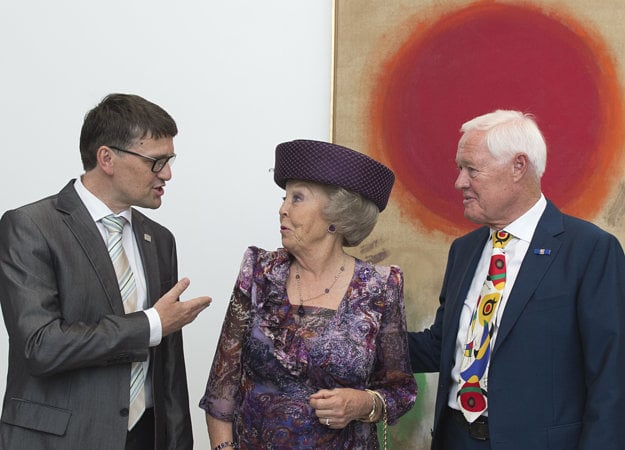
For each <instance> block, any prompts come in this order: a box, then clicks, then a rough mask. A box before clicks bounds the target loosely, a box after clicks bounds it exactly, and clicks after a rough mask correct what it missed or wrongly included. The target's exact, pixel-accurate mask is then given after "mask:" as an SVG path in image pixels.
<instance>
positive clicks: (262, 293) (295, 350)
mask: <svg viewBox="0 0 625 450" xmlns="http://www.w3.org/2000/svg"><path fill="white" fill-rule="evenodd" d="M292 260H293V257H292V256H291V255H290V254H289V253H288V252H287V251H286V250H284V249H279V250H277V251H274V252H268V251H265V250H262V249H258V248H256V247H250V248H248V249H247V251H246V252H245V256H244V258H243V263H242V265H241V271H240V272H239V276H238V278H237V281H236V284H235V287H234V291H233V293H232V298H231V300H230V305H229V307H228V311H227V313H226V317H225V320H224V324H223V328H222V331H221V336H220V339H219V343H218V346H217V351H216V353H215V358H214V360H213V365H212V368H211V372H210V376H209V379H208V383H207V386H206V393H205V394H204V396H203V397H202V399H201V401H200V407H201V408H203V409H204V410H205V411H206V412H207V413H208V414H210V415H211V416H213V417H215V418H217V419H221V420H225V421H230V422H232V425H233V432H234V439H235V441H236V442H238V443H239V445H240V446H241V448H242V449H255V450H256V449H348V448H349V449H377V448H379V445H378V439H377V432H376V426H375V424H371V423H364V422H360V421H352V422H350V423H349V424H348V426H347V427H345V428H344V429H342V430H334V429H331V428H329V427H327V426H325V425H322V424H321V423H319V419H318V418H317V417H316V416H315V413H314V410H313V409H312V408H311V407H310V406H309V403H308V402H309V396H310V395H311V394H313V393H315V392H317V391H318V390H319V389H333V388H341V387H351V388H355V389H365V388H368V389H375V390H377V391H378V392H379V393H380V394H382V396H383V397H384V399H385V400H386V404H387V411H388V423H389V424H392V423H394V422H396V421H397V419H398V418H399V417H400V416H401V415H402V414H404V413H406V412H407V411H408V410H409V409H410V408H411V407H412V406H413V404H414V401H415V398H416V395H417V386H416V383H415V380H414V377H413V375H412V372H411V369H410V365H409V358H408V343H407V337H406V315H405V310H404V303H403V279H402V273H401V270H400V269H399V268H398V267H396V266H391V267H383V266H375V265H372V264H369V263H366V262H364V261H361V260H358V259H357V260H356V266H355V270H354V275H353V278H352V280H351V282H350V285H349V287H348V289H347V292H346V294H345V297H344V298H343V300H342V301H341V303H340V305H339V306H338V309H337V310H336V311H335V310H330V309H326V308H321V307H314V306H305V312H306V313H305V315H304V316H302V317H300V316H299V315H298V314H297V309H298V306H299V305H291V304H290V302H289V299H288V297H287V293H286V280H287V276H288V273H289V267H290V264H291V261H292Z"/></svg>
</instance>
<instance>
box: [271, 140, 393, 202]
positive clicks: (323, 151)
mask: <svg viewBox="0 0 625 450" xmlns="http://www.w3.org/2000/svg"><path fill="white" fill-rule="evenodd" d="M273 179H274V181H275V182H276V184H277V185H278V186H280V187H281V188H282V189H285V188H286V182H287V181H288V180H306V181H313V182H315V183H323V184H330V185H333V186H340V187H342V188H345V189H347V190H349V191H352V192H355V193H357V194H360V195H362V196H363V197H365V198H367V199H369V200H371V201H372V202H373V203H375V204H376V206H377V207H378V209H379V210H380V211H383V210H384V208H386V204H387V203H388V198H389V196H390V195H391V189H392V188H393V183H394V182H395V175H394V174H393V171H392V170H391V169H389V168H388V167H386V166H385V165H383V164H381V163H379V162H377V161H376V160H374V159H372V158H370V157H368V156H367V155H365V154H363V153H359V152H357V151H354V150H350V149H349V148H347V147H342V146H340V145H336V144H331V143H329V142H321V141H310V140H296V141H291V142H283V143H282V144H278V146H277V147H276V162H275V167H274V173H273Z"/></svg>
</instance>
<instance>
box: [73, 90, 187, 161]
mask: <svg viewBox="0 0 625 450" xmlns="http://www.w3.org/2000/svg"><path fill="white" fill-rule="evenodd" d="M176 134H178V127H176V122H175V121H174V119H173V118H172V117H171V116H170V115H169V114H168V113H167V111H165V110H164V109H163V108H161V107H160V106H158V105H156V104H154V103H152V102H149V101H147V100H146V99H144V98H142V97H139V96H138V95H130V94H109V95H107V96H106V97H104V99H103V100H102V101H101V102H100V104H98V105H97V106H96V107H95V108H93V109H92V110H91V111H89V112H88V113H87V114H86V115H85V120H84V122H83V125H82V130H81V131H80V158H81V159H82V165H83V168H84V169H85V171H89V170H91V169H93V168H94V167H95V166H96V153H97V150H98V148H100V147H101V146H102V145H113V146H117V147H121V148H128V147H132V145H134V144H135V142H136V141H137V140H139V139H145V138H148V137H149V138H154V139H160V138H163V137H174V136H176Z"/></svg>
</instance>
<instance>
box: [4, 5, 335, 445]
mask: <svg viewBox="0 0 625 450" xmlns="http://www.w3.org/2000/svg"><path fill="white" fill-rule="evenodd" d="M331 17H332V1H331V0H266V1H263V2H259V1H256V0H238V1H237V0H227V1H199V0H197V1H184V0H183V1H180V2H172V1H165V0H134V1H128V0H113V1H110V0H109V1H107V2H98V3H96V2H86V1H80V0H58V1H53V2H49V1H46V0H40V1H36V0H32V1H29V0H24V1H9V0H6V1H3V2H2V3H1V4H0V54H1V55H2V62H1V63H0V131H1V135H2V145H3V148H2V151H1V152H2V164H1V171H2V181H1V186H0V189H1V191H2V194H0V212H3V211H5V210H7V209H10V208H15V207H18V206H20V205H22V204H24V203H27V202H31V201H34V200H37V199H39V198H41V197H44V196H47V195H49V194H52V193H55V192H57V191H58V190H59V189H60V188H61V187H63V186H64V185H65V183H66V182H67V181H68V180H69V179H70V178H72V177H75V176H78V175H79V174H80V173H81V165H80V157H79V153H78V136H79V132H80V127H81V124H82V119H83V116H84V114H85V113H86V112H87V110H89V109H91V108H92V107H93V106H94V105H95V104H97V103H98V102H99V100H100V99H101V98H102V97H103V96H104V95H106V94H108V93H110V92H128V93H135V94H139V95H141V96H144V97H145V98H147V99H149V100H151V101H154V102H156V103H158V104H159V105H161V106H162V107H164V108H165V109H166V110H167V111H168V112H169V113H170V114H172V116H173V117H174V119H176V121H177V123H178V127H179V129H180V134H179V135H178V137H177V138H176V139H175V141H174V142H175V147H176V152H177V153H178V154H179V157H178V160H177V161H176V164H175V166H174V171H173V172H174V176H173V179H172V181H171V182H170V183H169V184H168V186H167V191H166V195H165V198H164V203H163V206H162V207H161V208H160V209H159V210H157V211H149V212H148V214H149V215H150V216H151V217H153V218H155V219H156V220H158V221H160V222H161V223H162V224H164V225H165V226H167V227H169V228H170V229H171V230H172V231H173V232H174V234H175V235H176V236H177V240H178V257H179V264H180V274H181V276H188V277H190V278H191V287H190V288H189V290H188V291H187V293H188V295H185V296H184V297H183V298H191V297H195V296H197V295H204V294H207V295H211V296H212V297H213V299H214V301H213V305H212V306H211V307H210V308H209V309H208V310H206V311H205V312H204V313H202V315H201V316H200V317H199V318H198V319H197V320H196V321H195V322H193V323H192V324H190V325H188V326H187V327H186V328H185V331H184V335H185V352H186V361H187V369H188V383H189V389H190V396H191V413H192V416H193V426H194V434H195V440H196V448H198V449H204V448H208V438H207V434H206V429H205V426H204V415H203V411H202V410H200V409H199V408H198V407H197V403H198V401H199V399H200V397H201V395H202V394H203V392H204V386H205V382H206V378H207V375H208V370H209V367H210V362H211V360H212V357H213V353H214V350H215V343H216V339H217V336H218V333H219V330H220V327H221V321H222V318H223V315H224V312H225V306H226V303H227V300H228V298H229V294H230V290H231V288H232V285H233V283H234V279H235V277H236V274H237V271H238V267H239V263H240V260H241V256H242V254H243V251H244V249H245V248H246V247H247V246H248V245H250V244H255V245H259V246H262V247H265V248H275V247H277V246H278V245H279V243H280V236H279V229H278V220H277V217H278V214H277V209H278V207H279V205H280V201H281V200H280V198H281V196H282V191H281V190H280V189H279V188H278V187H277V186H275V185H274V184H273V179H272V174H271V173H270V172H269V169H270V167H272V165H273V152H274V148H275V146H276V144H277V143H279V142H282V141H285V140H290V139H294V138H300V137H301V138H313V139H321V140H327V139H329V128H330V125H329V124H330V72H331V68H330V64H331ZM7 350H8V338H7V335H6V330H5V329H4V327H3V326H2V327H0V392H1V393H2V394H3V393H4V388H5V379H6V361H7Z"/></svg>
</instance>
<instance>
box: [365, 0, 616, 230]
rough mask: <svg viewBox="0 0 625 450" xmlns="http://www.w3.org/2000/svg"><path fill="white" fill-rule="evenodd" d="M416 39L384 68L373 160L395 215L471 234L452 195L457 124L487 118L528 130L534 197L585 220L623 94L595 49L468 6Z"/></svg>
mask: <svg viewBox="0 0 625 450" xmlns="http://www.w3.org/2000/svg"><path fill="white" fill-rule="evenodd" d="M414 30H415V31H414V33H413V35H412V36H410V38H409V39H408V40H407V41H406V42H405V43H404V45H403V46H402V48H401V49H400V50H399V51H398V52H397V53H396V54H395V55H393V56H392V57H391V58H390V59H389V60H388V61H387V64H385V65H383V66H382V69H381V70H382V74H381V77H380V79H379V83H377V87H376V90H375V92H374V93H373V102H372V113H373V114H372V118H373V121H372V125H373V126H372V139H373V143H372V145H371V148H372V149H373V153H375V154H374V156H375V157H378V158H380V159H381V160H383V161H385V162H387V163H389V164H390V165H391V166H392V168H393V170H394V171H395V173H396V175H397V178H398V181H399V183H398V185H399V186H398V187H399V189H398V193H396V195H395V198H396V199H398V200H399V202H400V205H401V208H402V211H404V212H407V213H408V214H409V215H411V216H413V217H414V218H415V219H417V220H419V222H420V223H422V224H423V225H424V226H425V227H426V228H428V229H439V230H443V231H447V232H456V231H459V230H460V231H464V230H467V229H469V228H473V227H474V226H475V225H473V224H471V223H470V222H469V221H468V220H466V219H465V218H464V216H463V207H462V201H461V194H460V193H459V192H458V191H456V190H455V189H454V181H455V178H456V175H457V170H456V165H455V161H454V159H455V155H456V149H457V142H458V139H459V137H460V133H459V128H460V125H461V124H462V123H464V122H465V121H467V120H469V119H471V118H473V117H475V116H478V115H481V114H484V113H487V112H490V111H493V110H495V109H516V110H520V111H523V112H527V113H531V114H532V115H534V117H535V118H536V121H537V122H538V125H539V127H540V128H541V130H542V132H543V134H544V136H545V139H546V141H547V148H548V159H547V171H546V173H545V176H544V177H543V186H542V187H543V192H544V193H545V195H546V196H547V198H549V199H551V200H553V201H554V202H555V203H556V205H558V206H559V207H560V208H562V209H563V210H564V211H566V212H569V213H572V214H575V215H579V216H582V217H587V218H591V217H592V216H593V215H594V214H596V213H597V212H598V211H599V210H600V209H601V207H602V206H603V201H604V200H605V198H606V195H607V194H608V192H610V190H611V189H612V187H613V185H614V183H615V182H616V181H617V178H618V173H617V172H618V170H617V169H619V167H620V161H621V157H622V149H621V145H622V142H623V118H622V113H621V109H622V108H621V92H620V88H619V86H618V81H617V76H616V75H615V70H614V67H613V64H612V60H611V58H610V56H609V54H608V52H607V51H606V50H605V48H604V46H603V45H602V44H601V41H600V39H597V38H594V37H591V35H590V32H589V31H588V30H585V29H584V28H583V27H582V26H580V25H578V24H576V23H575V22H574V21H572V20H571V19H570V18H567V17H564V16H563V15H560V16H557V15H555V14H554V13H552V14H549V15H546V14H545V13H543V12H542V11H541V10H540V9H538V8H537V7H530V6H512V5H501V4H492V3H477V4H474V5H471V6H469V7H466V8H464V9H461V10H457V11H455V12H452V13H449V14H447V15H444V16H442V17H441V18H440V19H439V20H438V21H437V22H435V23H434V24H433V25H431V26H425V24H423V23H422V24H419V23H415V26H414Z"/></svg>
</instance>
